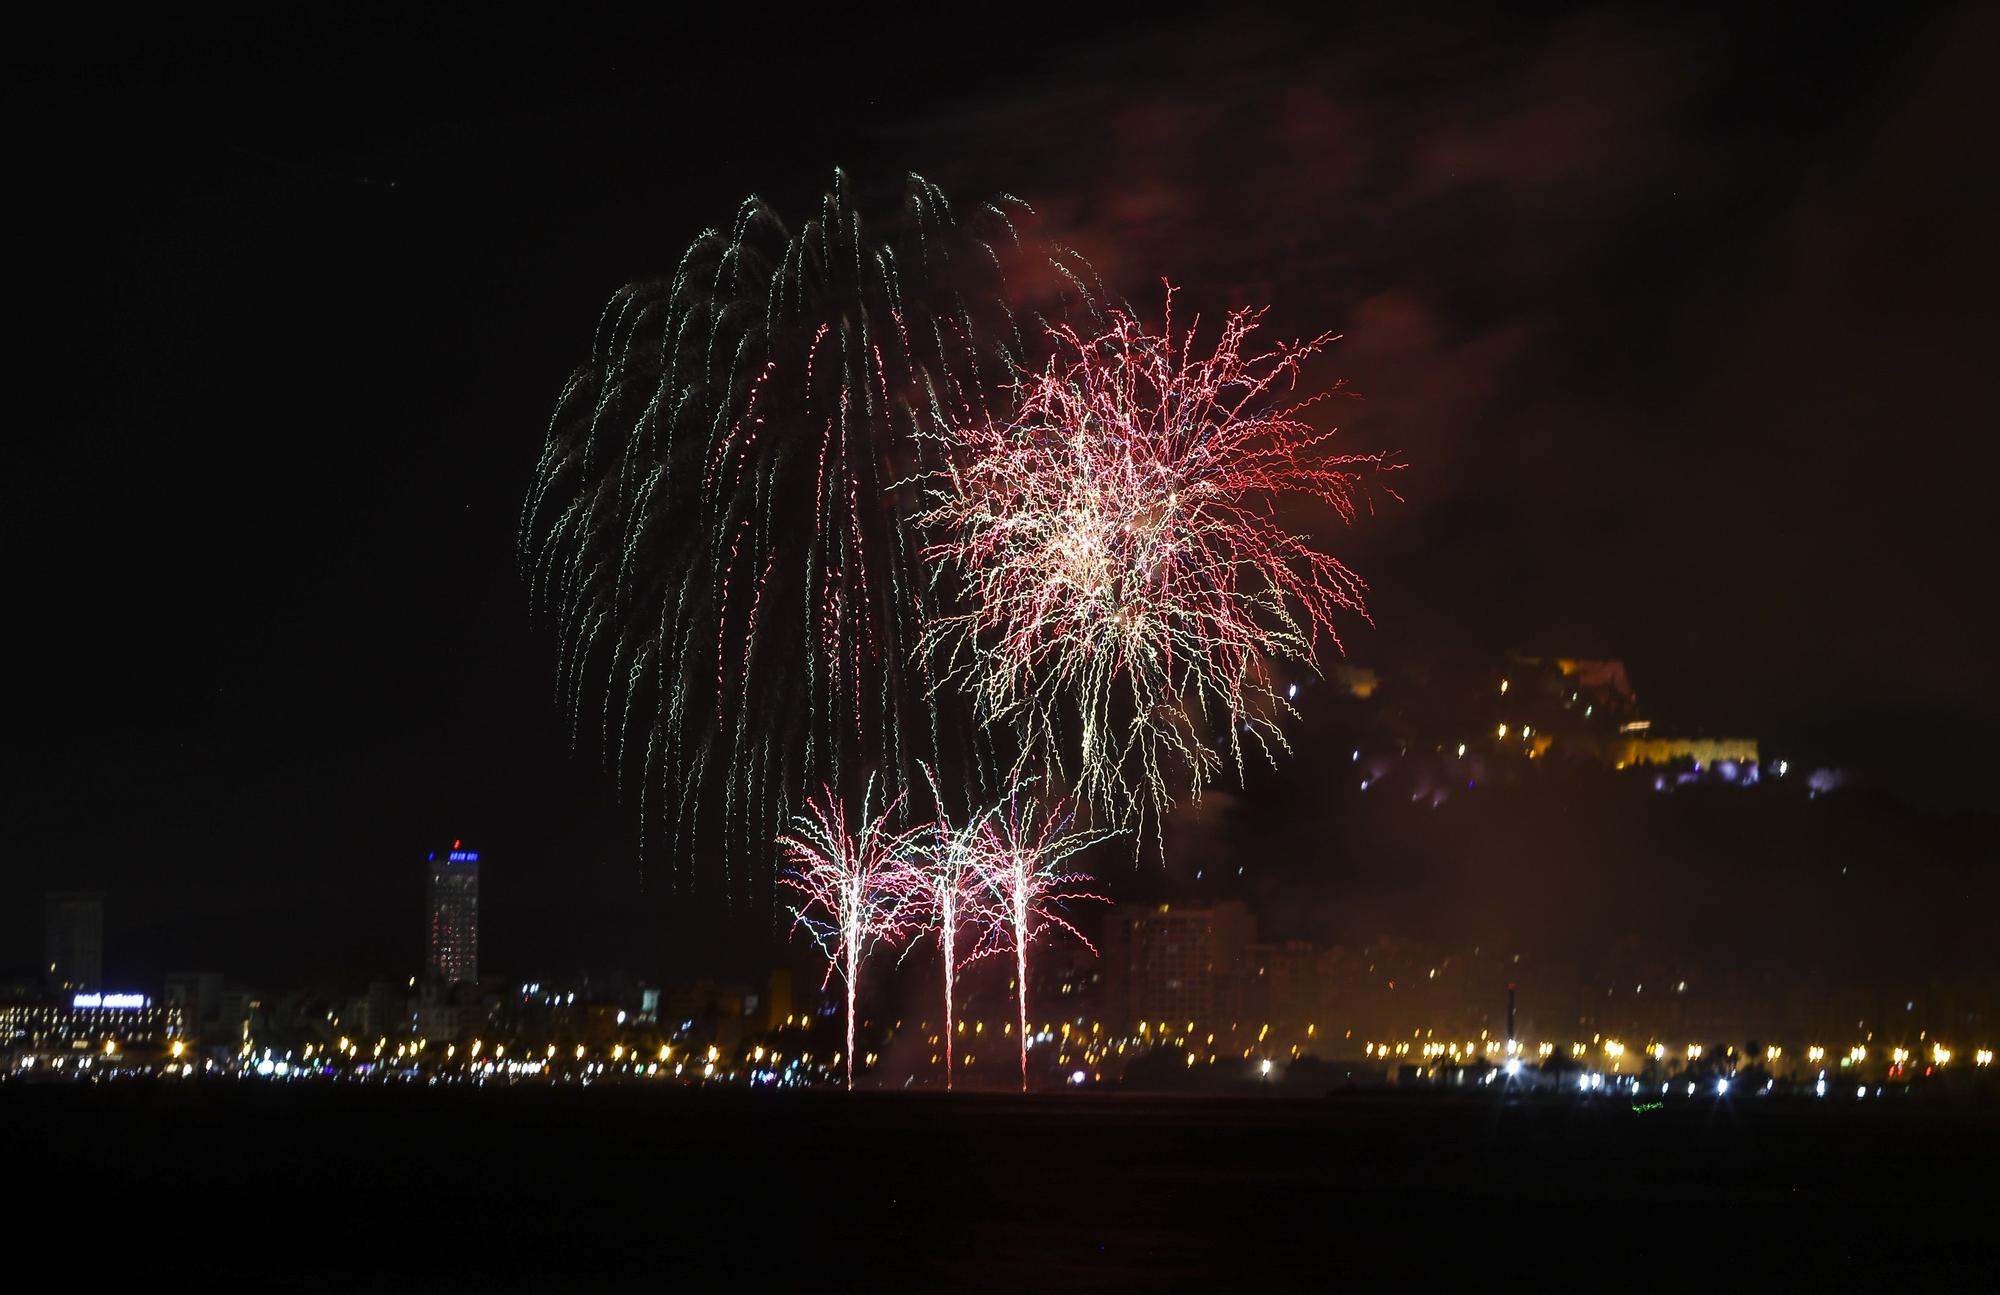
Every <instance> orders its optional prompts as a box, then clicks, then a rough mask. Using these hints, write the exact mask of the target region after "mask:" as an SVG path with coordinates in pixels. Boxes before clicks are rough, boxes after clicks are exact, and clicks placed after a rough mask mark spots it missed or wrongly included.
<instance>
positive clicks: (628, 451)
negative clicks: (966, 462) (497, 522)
mask: <svg viewBox="0 0 2000 1295" xmlns="http://www.w3.org/2000/svg"><path fill="white" fill-rule="evenodd" d="M1030 215H1031V213H1029V212H1028V210H1027V208H1026V206H1025V204H1022V203H1020V202H1019V201H1018V200H1015V199H1003V200H1000V201H997V202H994V203H990V204H986V205H983V206H980V207H978V208H975V209H972V210H970V211H968V212H966V213H965V214H964V215H963V216H962V217H961V216H960V215H957V214H955V213H954V212H953V210H952V208H951V207H950V205H949V204H948V203H947V202H946V200H945V197H944V195H943V194H942V193H941V192H940V191H939V190H938V189H937V188H936V187H934V186H932V185H930V184H929V183H927V182H925V181H923V180H921V179H919V178H916V177H911V178H910V180H909V181H908V183H907V185H906V186H905V188H904V190H903V193H902V197H901V200H900V202H899V203H897V204H895V205H893V206H892V207H891V208H890V209H889V210H888V211H887V212H886V213H885V214H884V216H883V218H882V219H881V220H879V221H874V220H871V221H870V222H868V223H867V224H866V225H865V226H864V222H863V219H862V217H861V215H860V214H859V213H858V210H857V207H856V204H855V202H854V199H853V195H852V194H851V193H850V189H849V185H848V183H847V181H846V180H845V179H844V178H837V180H836V183H835V186H834V188H833V190H832V191H831V192H829V193H828V194H827V195H826V196H825V198H824V199H823V200H822V203H821V206H820V210H819V213H818V215H817V216H816V217H815V218H814V219H812V220H811V221H809V222H807V223H806V224H805V225H804V226H803V227H802V228H800V229H799V230H798V231H797V232H796V233H793V232H791V231H790V230H788V229H787V228H786V227H785V225H784V224H782V223H781V222H780V221H779V219H778V218H777V216H776V215H775V214H773V213H772V211H771V210H770V209H769V208H768V207H766V206H765V205H764V204H763V203H762V202H760V201H758V200H756V199H752V200H750V201H748V202H746V203H745V204H744V205H743V207H742V208H741V210H740V211H739V212H738V215H737V218H736V220H735V221H734V222H733V224H732V225H731V226H730V227H729V229H728V231H727V232H723V231H720V230H711V231H709V232H707V233H705V234H703V235H702V236H701V237H700V238H698V239H696V240H695V242H694V244H693V246H692V247H690V248H689V249H688V251H687V253H686V254H685V255H684V256H683V257H682V258H681V261H680V264H679V266H678V268H677V269H676V270H675V272H674V273H673V274H672V275H671V276H670V277H668V278H666V279H662V280H658V281H652V282H644V283H638V284H634V285H631V286H629V287H626V288H624V289H622V290H620V291H619V292H618V293H617V294H616V295H614V296H613V297H612V299H611V301H610V303H609V304H608V305H607V306H606V307H605V309H604V311H603V314H602V316H601V317H600V320H599V325H598V329H597V334H596V338H595V341H594V344H593V346H592V350H591V355H590V359H589V360H588V362H587V363H585V364H584V365H583V366H582V367H581V368H580V369H579V370H578V371H577V372H576V373H575V374H574V375H573V376H572V377H571V379H570V380H569V382H568V384H567V385H566V386H565V388H564V390H563V393H562V395H561V398H560V400H559V402H558V404H557V408H556V411H555V414H554V416H553V418H552V419H551V422H550V426H549V431H548V435H547V438H546V443H545V446H544V449H543V453H542V457H541V460H540V463H539V465H538V468H537V471H536V474H535V478H534V482H533V484H532V486H531V488H530V490H529V492H528V496H527V499H526V501H525V503H524V505H523V509H522V516H521V529H520V556H521V563H522V567H523V570H524V572H526V574H527V576H528V579H529V583H530V585H531V591H532V595H533V598H534V601H535V604H536V606H537V607H538V608H540V609H543V610H545V611H547V612H549V613H552V619H553V622H554V628H555V631H556V635H555V637H556V640H557V646H558V670H557V678H558V692H559V695H560V697H561V699H562V701H563V703H564V704H565V706H566V707H567V709H568V711H569V713H570V715H571V717H572V725H573V729H572V740H573V741H575V742H578V743H582V742H583V741H584V739H585V738H586V736H588V737H589V738H591V739H592V740H593V741H594V742H595V744H597V745H599V746H600V747H601V748H602V750H603V751H604V753H605V758H606V760H607V762H608V763H610V764H611V765H613V766H614V767H615V768H616V770H617V772H618V776H619V779H620V783H621V787H624V786H626V785H628V784H629V783H630V782H633V781H636V783H637V788H638V800H639V802H640V803H639V808H640V814H641V819H642V822H643V823H644V824H645V825H646V828H647V830H648V831H649V832H654V833H655V834H658V832H659V828H660V827H661V826H663V827H664V834H665V835H666V836H667V837H668V838H669V840H670V843H671V844H672V845H674V847H675V849H674V858H675V860H676V863H675V869H674V871H673V872H672V873H671V874H670V883H672V884H674V885H676V886H677V887H678V886H681V885H683V884H685V885H687V886H690V887H691V886H693V885H694V884H695V883H696V880H697V874H696V873H694V872H692V871H690V869H691V868H692V864H691V863H690V862H689V861H690V860H693V859H696V858H710V859H719V860H720V861H721V865H720V866H721V869H722V877H721V879H720V880H721V883H722V885H721V889H723V890H724V891H725V893H726V894H728V895H729V896H730V897H731V898H736V897H738V896H744V897H755V896H756V895H758V894H762V893H772V894H773V895H774V892H769V891H768V880H769V874H768V872H765V871H762V870H760V869H751V868H736V867H735V866H734V864H736V863H740V862H743V861H744V860H745V857H746V856H748V855H752V854H763V853H764V852H766V851H768V849H769V847H770V843H771V841H772V840H773V838H774V837H775V836H776V835H777V833H778V831H779V830H780V828H781V827H782V825H783V824H784V823H786V822H787V821H788V820H789V819H790V818H791V816H792V814H793V812H794V810H795V809H796V807H797V806H798V805H799V804H800V803H801V802H802V801H803V800H804V798H805V796H806V795H807V794H808V793H809V792H810V791H811V790H812V789H814V788H817V787H820V786H824V785H832V786H842V785H847V784H851V782H852V781H853V778H854V776H855V774H856V773H857V771H860V770H870V771H877V772H880V773H882V774H883V775H884V776H885V777H886V778H889V779H890V780H891V781H893V782H894V783H896V784H897V785H901V786H909V785H913V784H914V781H915V772H916V766H917V763H918V762H919V761H928V762H929V763H931V764H932V765H933V766H934V767H936V766H940V765H943V766H947V767H951V768H953V769H955V770H969V771H971V772H969V773H967V775H966V777H967V780H968V782H971V781H975V780H987V779H990V778H991V776H992V773H991V771H992V769H993V766H995V765H996V764H1000V763H1003V760H1002V757H1001V756H999V755H997V754H996V753H994V751H992V750H991V749H990V743H991V742H992V741H993V740H994V739H995V737H996V736H997V734H995V735H987V736H984V737H982V736H980V730H979V728H978V726H977V724H976V722H975V721H974V720H973V719H972V718H971V717H970V714H969V708H961V709H964V710H966V711H967V713H966V714H965V716H964V717H963V718H962V719H961V718H960V716H959V713H958V711H956V710H951V709H950V708H946V707H943V706H942V705H941V704H940V703H939V702H937V701H936V700H935V698H934V692H935V678H934V669H935V667H937V666H938V665H940V664H941V663H939V662H934V661H933V660H932V659H931V658H930V657H929V656H928V655H927V653H926V651H925V650H924V648H923V643H922V640H923V629H924V625H925V624H926V621H927V618H928V617H929V615H930V611H929V609H928V607H927V599H928V598H929V596H930V592H929V586H928V583H927V582H926V581H924V580H922V579H921V578H919V577H917V576H916V575H915V574H914V573H915V572H916V571H917V570H918V554H917V552H916V547H915V540H914V539H913V538H912V534H911V531H910V528H909V526H908V522H909V519H910V517H911V515H912V514H913V513H914V512H915V511H916V510H917V509H918V508H919V507H920V506H921V498H920V495H919V492H918V491H917V490H916V489H915V488H913V487H908V486H904V487H898V486H896V485H895V484H894V483H896V482H898V481H907V480H910V479H912V478H922V477H924V476H926V475H927V474H929V473H933V472H935V471H938V470H939V469H940V468H941V467H942V466H943V465H942V464H941V463H940V462H938V461H937V460H936V459H935V457H934V456H935V455H936V454H937V453H938V452H940V449H941V447H940V443H939V441H938V440H937V438H935V437H932V438H925V437H920V436H918V435H917V434H916V433H917V432H918V431H919V430H921V429H925V428H931V427H934V426H937V425H943V424H953V423H973V422H978V421H981V420H985V419H989V418H994V417H997V416H998V414H997V410H996V408H995V403H996V402H997V401H999V400H1002V399H1004V398H1005V395H1006V387H1007V384H1008V383H1010V382H1011V381H1012V377H1013V374H1014V373H1015V372H1016V370H1017V368H1018V366H1020V365H1021V364H1023V363H1032V362H1033V356H1034V355H1035V354H1037V353H1039V348H1040V346H1041V345H1042V342H1043V338H1044V337H1045V336H1046V335H1047V327H1048V319H1049V318H1050V317H1063V316H1065V315H1067V314H1069V313H1076V314H1078V315H1080V316H1082V317H1092V315H1093V311H1094V307H1092V306H1091V301H1092V300H1093V296H1092V290H1091V288H1090V286H1089V283H1090V277H1089V271H1088V267H1087V266H1085V265H1084V264H1083V263H1082V262H1081V261H1080V260H1079V259H1077V258H1075V257H1074V256H1073V255H1071V254H1069V253H1067V252H1065V251H1063V250H1061V249H1059V248H1053V247H1051V246H1048V245H1044V244H1040V243H1038V242H1036V241H1035V240H1034V238H1033V237H1032V236H1031V235H1030V234H1029V233H1028V232H1027V230H1028V222H1029V219H1030ZM1023 302H1029V303H1041V304H1042V305H1045V306H1046V307H1047V310H1048V314H1046V315H1045V314H1043V313H1042V312H1041V311H1040V310H1038V309H1035V308H1033V307H1023V306H1022V305H1021V304H1020V303H1023ZM1017 315H1018V316H1019V318H1018V319H1017ZM954 726H956V727H954ZM1005 759H1007V760H1011V759H1012V757H1011V756H1007V757H1005ZM981 770H985V771H986V772H985V773H984V774H982V773H981Z"/></svg>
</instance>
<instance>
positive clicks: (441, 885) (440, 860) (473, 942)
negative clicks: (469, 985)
mask: <svg viewBox="0 0 2000 1295" xmlns="http://www.w3.org/2000/svg"><path fill="white" fill-rule="evenodd" d="M464 845H465V843H464V842H463V841H453V842H452V843H451V849H450V850H448V851H444V852H442V853H441V854H440V853H437V852H433V853H432V854H431V855H430V857H429V860H428V862H429V863H430V869H431V877H430V904H429V914H430V923H429V936H430V957H429V960H428V962H427V963H426V964H425V967H426V970H427V971H428V973H429V974H430V975H431V976H433V977H435V978H436V979H438V980H440V981H442V982H443V983H445V984H447V985H455V984H459V983H461V982H464V981H476V980H478V979H479V852H478V851H477V850H468V849H465V848H464Z"/></svg>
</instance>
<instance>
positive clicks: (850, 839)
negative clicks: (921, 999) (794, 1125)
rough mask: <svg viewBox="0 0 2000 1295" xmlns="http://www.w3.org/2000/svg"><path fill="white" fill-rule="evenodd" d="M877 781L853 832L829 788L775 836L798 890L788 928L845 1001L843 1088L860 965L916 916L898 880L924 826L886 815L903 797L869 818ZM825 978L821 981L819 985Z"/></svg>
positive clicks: (850, 1072)
mask: <svg viewBox="0 0 2000 1295" xmlns="http://www.w3.org/2000/svg"><path fill="white" fill-rule="evenodd" d="M874 794H875V780H874V779H872V778H871V779H869V781H868V789H867V791H866V792H864V793H863V794H862V798H861V819H860V827H859V830H858V831H850V830H849V827H848V821H847V807H846V805H845V803H844V802H843V801H842V800H841V799H840V797H839V796H837V795H835V794H834V792H833V791H832V790H831V789H830V788H828V789H824V790H823V791H822V793H821V795H820V796H819V797H818V798H816V799H814V800H811V801H808V802H807V804H806V810H805V812H804V813H802V814H800V815H799V816H798V817H797V818H795V819H794V820H793V822H792V830H791V831H790V832H789V833H787V834H785V835H783V836H781V837H779V838H778V848H779V851H780V852H781V854H782V855H783V857H784V858H785V859H786V860H787V861H788V862H789V863H790V864H791V867H790V869H789V870H788V871H786V872H785V873H783V874H782V875H781V876H780V877H779V878H778V884H779V885H781V886H784V887H787V888H789V889H791V890H793V891H796V892H797V893H798V895H799V900H798V902H797V904H796V905H794V906H793V908H792V910H791V911H792V918H793V928H794V929H795V930H796V929H798V928H800V927H803V928H805V930H806V931H807V932H808V933H810V934H811V936H812V938H813V940H814V941H815V942H816V943H817V944H818V945H819V947H820V950H821V951H822V952H823V953H825V954H826V959H827V967H826V979H827V981H831V980H832V979H833V978H834V977H835V976H838V977H839V978H840V981H841V987H842V989H843V990H844V991H845V993H846V999H847V1086H848V1088H849V1089H852V1088H853V1087H854V1003H855V995H856V991H857V990H858V988H859V986H860V984H861V967H862V964H863V963H864V962H865V961H867V958H868V954H869V953H870V952H871V951H872V950H873V949H874V948H875V946H876V945H878V944H881V943H884V942H887V943H892V944H893V943H894V942H895V941H896V940H898V939H900V938H901V937H902V936H903V935H904V934H906V933H907V932H908V931H909V929H910V928H911V923H912V919H913V918H914V917H915V916H916V914H914V913H913V912H912V910H911V909H910V908H909V905H908V893H907V891H906V890H905V889H904V888H903V887H902V886H901V885H900V884H899V879H900V878H902V877H903V876H905V875H906V874H907V872H908V870H909V868H910V866H911V865H910V857H911V855H912V854H914V853H915V852H916V850H917V849H918V848H919V842H920V841H921V838H922V837H923V836H924V834H925V833H927V832H928V831H929V830H930V829H929V827H928V825H926V826H921V827H916V828H906V829H904V830H902V831H897V830H895V829H894V828H892V827H891V825H890V820H891V818H892V817H893V816H894V815H895V814H896V812H897V810H898V809H899V808H900V807H901V805H902V800H903V798H902V797H901V796H898V797H896V798H895V799H894V800H891V801H890V802H889V803H888V804H886V805H885V806H883V808H882V812H881V813H880V814H877V815H875V816H873V817H870V815H869V806H870V804H871V803H872V801H873V799H874ZM824 984H825V982H822V988H823V987H824Z"/></svg>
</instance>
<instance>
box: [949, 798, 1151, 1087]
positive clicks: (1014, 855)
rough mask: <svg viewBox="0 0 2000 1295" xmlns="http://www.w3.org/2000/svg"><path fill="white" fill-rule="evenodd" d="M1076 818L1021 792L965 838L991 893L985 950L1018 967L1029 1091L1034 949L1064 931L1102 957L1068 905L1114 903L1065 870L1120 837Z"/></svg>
mask: <svg viewBox="0 0 2000 1295" xmlns="http://www.w3.org/2000/svg"><path fill="white" fill-rule="evenodd" d="M1072 818H1073V815H1072V814H1071V813H1070V812H1069V810H1068V808H1067V806H1066V805H1064V804H1063V803H1062V802H1060V801H1058V802H1056V803H1055V804H1053V805H1044V804H1042V803H1041V802H1040V801H1039V800H1037V799H1036V798H1035V797H1033V796H1031V795H1029V794H1027V793H1026V792H1024V791H1018V790H1017V791H1016V792H1015V793H1014V794H1013V795H1012V796H1010V797H1009V798H1008V799H1007V800H1006V801H1005V802H1004V803H1002V804H1000V805H998V806H995V807H994V808H993V809H991V810H989V811H988V812H986V813H985V814H983V815H981V816H980V818H979V820H978V821H977V822H976V823H974V824H973V825H972V830H970V831H969V832H968V833H967V834H966V838H967V842H968V845H969V848H970V851H971V856H972V865H973V868H974V870H975V871H976V873H977V875H978V877H979V879H980V881H981V882H982V883H984V886H985V889H986V903H985V905H984V906H983V913H984V916H985V918H986V922H987V925H986V932H985V935H984V943H985V946H986V948H987V949H988V950H990V951H993V952H1003V953H1005V954H1007V955H1009V956H1010V957H1011V958H1012V960H1013V963H1014V989H1015V993H1014V1001H1015V1004H1016V1006H1017V1008H1018V1013H1017V1014H1018V1016H1019V1020H1018V1021H1017V1024H1018V1026H1019V1027H1020V1044H1021V1087H1022V1088H1023V1089H1024V1090H1025V1089H1026V1088H1027V1086H1028V946H1029V945H1030V944H1032V943H1034V942H1035V941H1036V940H1038V939H1041V938H1044V937H1046V936H1047V935H1049V934H1051V933H1052V932H1055V931H1063V932H1067V933H1068V934H1070V935H1072V936H1074V937H1075V938H1076V939H1077V940H1078V941H1079V942H1080V943H1082V945H1083V946H1084V947H1085V948H1087V949H1089V950H1090V951H1091V953H1092V954H1093V955H1095V954H1096V952H1097V947H1096V946H1095V945H1093V944H1092V943H1091V942H1090V940H1089V939H1088V938H1087V937H1085V935H1084V934H1083V932H1082V931H1080V930H1078V929H1077V928H1076V926H1075V925H1074V924H1073V923H1071V922H1070V920H1069V919H1068V918H1067V917H1066V916H1064V915H1063V906H1064V905H1066V904H1069V903H1075V902H1078V901H1082V900H1094V901H1096V902H1099V903H1110V902H1111V901H1110V900H1109V899H1108V898H1107V897H1106V896H1103V895H1098V894H1094V893H1091V892H1089V891H1086V890H1084V889H1082V887H1083V886H1085V885H1086V884H1088V883H1089V882H1090V880H1091V877H1090V875H1089V874H1088V873H1083V872H1071V871H1068V870H1067V868H1066V865H1067V863H1068V861H1069V860H1070V859H1072V858H1074V857H1075V856H1076V855H1078V854H1080V853H1082V852H1083V851H1085V850H1088V849H1089V848H1090V847H1091V846H1093V845H1096V844H1097V843H1098V842H1100V841H1103V840H1106V839H1108V838H1109V837H1111V836H1113V835H1115V833H1111V832H1102V831H1073V830H1071V823H1072Z"/></svg>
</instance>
